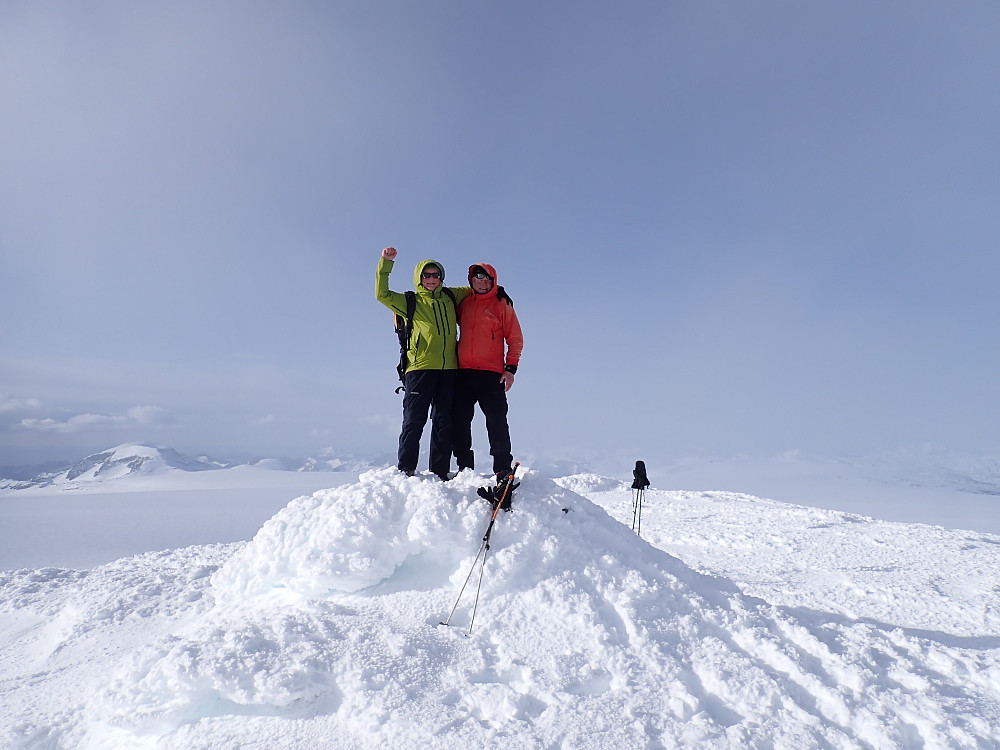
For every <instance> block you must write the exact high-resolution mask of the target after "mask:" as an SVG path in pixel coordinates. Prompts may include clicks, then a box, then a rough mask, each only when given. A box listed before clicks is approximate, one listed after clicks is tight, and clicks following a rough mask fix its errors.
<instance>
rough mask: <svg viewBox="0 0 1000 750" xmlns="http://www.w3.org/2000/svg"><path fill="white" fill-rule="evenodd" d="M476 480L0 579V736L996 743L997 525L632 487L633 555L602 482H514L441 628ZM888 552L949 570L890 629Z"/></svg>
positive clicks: (618, 501)
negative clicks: (638, 520)
mask: <svg viewBox="0 0 1000 750" xmlns="http://www.w3.org/2000/svg"><path fill="white" fill-rule="evenodd" d="M483 481H484V477H483V476H481V475H476V474H474V473H472V472H468V471H467V472H463V473H462V474H460V475H459V476H458V477H457V478H456V479H454V480H452V481H451V482H449V483H446V484H445V483H441V482H439V481H437V480H436V479H430V478H422V477H414V478H406V477H404V476H403V475H401V474H400V473H399V472H397V471H395V470H393V469H385V470H379V471H370V472H367V473H365V474H363V475H361V476H360V478H359V481H358V482H357V483H354V484H347V485H344V486H340V487H337V488H334V489H329V490H321V491H319V492H316V493H314V494H312V495H310V496H303V497H300V498H297V499H295V500H293V501H292V502H291V503H289V504H288V506H287V507H285V508H284V509H283V510H281V511H280V512H279V513H277V514H276V515H275V516H274V517H273V518H272V519H271V520H269V521H267V522H266V523H265V524H264V526H263V527H262V528H261V529H260V531H259V532H258V533H257V535H256V536H255V537H254V539H253V540H252V541H251V542H249V543H245V544H233V545H216V546H208V547H192V548H187V549H181V550H175V551H171V552H163V553H151V554H147V555H142V556H139V557H135V558H131V559H123V560H119V561H118V562H116V563H112V564H110V565H105V566H102V567H99V568H96V569H94V570H93V571H89V572H85V571H71V570H60V569H45V570H21V571H16V572H8V573H3V574H0V594H2V600H0V634H2V638H3V641H2V644H3V649H4V650H3V654H4V656H3V661H2V663H0V666H2V670H3V671H2V673H0V675H2V676H0V695H2V697H3V700H2V705H3V708H0V718H2V719H3V721H2V723H0V727H2V730H0V731H2V732H3V733H2V734H0V745H2V746H3V747H11V748H69V747H73V748H91V749H94V750H96V749H97V748H177V749H178V750H179V749H180V748H184V749H185V750H190V749H191V748H206V749H207V748H231V747H240V748H269V749H273V748H296V750H303V749H305V748H316V749H319V748H455V747H486V746H494V745H497V746H504V747H512V748H514V747H516V748H551V747H564V748H638V747H654V748H659V747H663V748H672V747H685V748H732V747H737V748H739V747H746V748H764V747H768V748H771V747H775V748H789V750H791V749H792V748H794V749H796V750H798V749H800V748H819V747H824V748H826V747H830V748H880V749H881V748H918V747H938V748H984V747H997V746H1000V729H998V727H1000V638H998V636H997V633H998V630H1000V616H998V615H997V612H998V611H1000V608H998V607H997V604H998V602H997V599H998V595H997V593H996V592H995V591H993V590H992V589H990V588H988V587H984V586H983V585H982V584H983V583H985V582H986V581H988V580H990V579H989V577H990V576H991V575H993V571H995V570H996V566H997V563H998V551H997V550H998V549H1000V540H998V539H997V538H996V537H993V536H990V535H984V534H973V533H971V532H956V531H950V530H946V529H942V528H938V527H923V526H915V525H909V526H907V525H905V524H889V523H885V522H879V521H873V520H872V519H865V518H862V517H858V516H851V515H849V514H844V513H838V512H835V511H824V510H818V509H812V508H804V507H797V506H787V505H782V504H780V503H769V502H768V501H757V499H755V498H748V497H746V496H738V495H733V494H731V493H666V492H662V493H661V492H650V493H648V494H647V501H646V502H647V510H646V512H645V515H644V521H643V526H644V535H645V536H647V537H648V538H649V539H650V540H651V541H653V542H655V546H654V544H652V543H650V541H647V540H646V538H638V537H637V536H636V534H634V533H633V532H632V531H631V530H630V529H629V527H628V525H627V520H626V517H627V516H628V515H630V513H631V511H630V509H629V503H630V495H629V490H628V489H627V486H626V485H621V484H617V485H616V484H615V482H614V481H613V480H608V479H606V478H600V477H594V476H589V477H578V478H575V479H573V478H571V479H568V480H565V481H563V482H562V483H563V484H565V485H567V486H575V487H576V488H577V489H579V490H580V491H589V492H591V493H592V497H593V498H594V499H595V500H597V501H598V502H600V503H601V505H604V506H605V507H604V508H602V507H601V505H599V504H597V503H596V502H593V501H592V500H590V499H587V498H585V497H584V496H582V495H579V494H576V493H574V492H573V491H571V490H570V489H566V488H565V487H562V486H560V485H559V484H556V483H555V482H553V481H551V480H549V479H546V478H544V477H542V476H541V475H539V474H537V473H534V472H530V471H529V472H526V473H525V474H524V476H522V477H521V482H522V485H521V488H520V489H519V490H518V493H517V497H516V499H515V503H514V510H513V511H512V512H510V513H501V514H500V516H499V519H498V522H497V525H496V527H495V530H494V533H493V536H492V540H491V542H492V543H491V548H490V550H489V553H488V558H487V561H486V565H485V569H484V575H483V580H482V589H481V595H480V597H481V598H480V601H479V609H478V612H477V614H476V619H475V622H474V627H473V628H472V632H471V634H470V635H467V633H468V629H469V626H470V620H471V616H472V607H473V602H474V597H475V589H476V588H477V584H478V578H479V571H478V569H475V568H473V567H472V565H473V560H474V557H475V554H476V551H477V549H479V547H480V545H481V544H482V537H483V533H484V531H485V527H486V525H487V523H488V518H489V507H488V505H487V504H486V503H484V502H483V500H482V499H480V498H479V497H478V496H477V494H476V489H477V487H478V486H479V485H480V484H482V483H483ZM605 508H606V509H607V510H606V509H605ZM609 512H610V515H609ZM739 516H743V517H744V518H745V519H746V522H745V523H744V524H738V523H735V522H734V521H735V519H737V518H738V517H739ZM616 517H617V518H618V519H619V520H616ZM621 520H626V523H622V522H621ZM646 529H648V531H645V530H646ZM795 529H798V530H799V536H796V535H795V534H794V533H793V530H795ZM837 539H840V540H845V539H846V540H848V542H847V543H846V544H843V545H838V543H837V542H836V541H835V540H837ZM863 540H867V542H870V543H872V544H874V545H875V546H876V547H878V546H880V545H881V546H882V552H883V557H882V558H874V557H871V556H870V555H869V554H868V552H867V548H866V547H865V546H864V545H863V544H862V541H863ZM800 544H801V545H803V548H804V547H810V548H812V550H811V552H809V553H808V554H809V556H810V557H809V560H808V562H809V566H810V572H811V576H810V575H807V574H806V571H800V572H799V573H798V574H797V575H793V576H791V577H790V580H789V582H788V583H787V584H785V585H782V583H781V582H780V581H776V580H775V579H774V578H773V577H772V568H771V566H774V567H775V568H780V567H781V566H782V556H783V555H784V556H785V559H784V561H785V563H786V564H787V563H788V561H789V560H790V559H791V558H793V557H795V556H797V555H799V554H800V553H802V552H803V548H800V547H798V545H800ZM904 546H906V547H908V548H909V550H908V553H909V554H911V555H912V559H911V560H910V563H909V565H910V566H911V568H912V569H913V570H916V569H918V568H919V567H920V565H925V566H926V567H930V566H931V565H933V563H934V561H933V560H923V561H921V560H920V552H921V550H925V551H930V553H931V555H932V556H935V557H937V556H944V557H945V558H946V566H945V570H952V571H960V572H961V574H962V576H963V578H964V577H965V576H968V578H967V579H965V580H963V578H956V579H952V578H949V576H948V574H947V573H946V572H944V571H942V573H941V574H940V575H939V576H938V577H937V579H936V581H935V582H934V585H935V586H936V591H937V592H938V595H937V598H931V599H926V600H924V601H920V602H918V603H917V604H915V605H914V604H911V605H910V606H909V607H908V606H907V605H906V604H905V603H904V602H903V598H902V597H900V608H899V609H900V613H901V617H900V618H899V619H898V620H893V619H892V612H893V608H892V607H891V606H886V602H885V597H890V598H891V597H892V596H893V595H894V594H895V593H897V592H904V593H905V591H906V589H905V584H906V581H908V580H911V578H912V575H911V573H912V570H911V573H907V572H906V571H903V570H895V571H893V570H892V564H893V563H892V556H893V553H892V552H891V550H893V549H896V550H899V549H902V548H903V547H904ZM669 548H675V549H678V550H682V551H683V553H684V555H685V557H687V558H688V559H690V560H691V561H692V563H691V564H689V563H686V562H682V560H681V559H679V557H678V556H675V555H673V554H670V552H668V551H666V550H667V549H669ZM727 549H728V550H729V554H728V555H727V554H726V551H727ZM850 549H856V550H859V552H856V553H855V556H854V557H853V558H852V557H851V556H850V553H847V556H846V557H845V551H847V550H850ZM824 551H825V553H824ZM858 555H861V556H862V557H863V559H858V557H857V556H858ZM758 559H759V561H760V563H761V566H762V567H763V568H765V569H766V571H765V573H763V574H762V575H761V576H757V577H756V579H755V574H754V570H755V569H756V567H757V560H758ZM873 561H876V562H879V563H884V565H885V569H884V570H882V571H881V572H879V571H869V572H868V573H867V575H869V576H870V577H869V578H868V579H862V578H859V579H858V580H859V581H862V580H867V581H868V582H872V581H881V582H882V583H883V584H885V585H886V586H887V587H891V588H887V589H886V590H884V591H878V590H877V588H872V589H871V590H870V592H869V596H868V597H867V598H866V597H864V596H860V597H857V598H856V599H855V600H852V601H851V602H850V603H848V604H846V605H845V606H843V607H841V606H839V605H837V604H836V595H835V593H834V590H835V589H836V588H837V586H836V585H835V579H836V577H837V576H844V577H845V584H846V583H847V581H846V578H847V577H849V576H850V575H853V574H858V573H859V572H860V571H861V569H862V568H864V567H866V566H867V567H871V565H870V563H872V562H873ZM699 568H700V569H699ZM852 570H853V573H852V572H851V571H852ZM723 571H728V574H725V573H724V572H723ZM470 572H471V574H472V577H471V580H470V583H469V586H468V587H467V588H466V590H465V593H464V595H463V598H462V599H461V600H460V601H458V607H457V609H456V612H455V615H454V618H453V619H452V623H451V627H443V626H441V625H440V624H439V623H440V622H441V621H442V620H443V619H445V618H446V616H447V615H448V613H449V611H450V610H451V609H452V607H453V606H454V605H455V603H456V597H457V596H458V592H459V590H460V589H461V587H462V585H463V582H464V581H465V580H466V579H467V577H468V576H469V575H470ZM956 575H958V573H956ZM966 581H967V582H966ZM845 588H848V586H846V585H845ZM749 589H753V590H754V593H755V595H751V594H750V593H747V591H748V590H749ZM771 592H776V596H774V597H772V601H768V600H766V599H764V598H761V595H762V594H768V595H769V594H770V593H771ZM911 598H912V597H911ZM779 600H780V601H779ZM796 601H799V602H802V603H801V604H799V605H796V604H795V602H796ZM824 602H826V603H827V604H829V605H830V606H827V607H825V608H823V603H824ZM848 609H850V610H851V611H848Z"/></svg>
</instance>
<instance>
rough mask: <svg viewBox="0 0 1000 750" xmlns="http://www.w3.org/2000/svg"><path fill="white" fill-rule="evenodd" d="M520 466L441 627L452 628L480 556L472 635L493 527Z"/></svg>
mask: <svg viewBox="0 0 1000 750" xmlns="http://www.w3.org/2000/svg"><path fill="white" fill-rule="evenodd" d="M518 466H520V464H519V463H517V462H515V463H514V468H513V469H511V471H510V474H509V475H508V478H507V483H506V485H505V486H504V490H503V495H502V496H501V497H500V498H497V499H495V503H494V506H493V513H492V514H491V515H490V525H489V526H487V527H486V533H485V534H484V535H483V543H482V544H481V545H479V552H477V553H476V557H475V559H474V560H473V561H472V567H470V568H469V574H468V575H467V576H466V577H465V583H463V584H462V588H461V590H460V591H459V592H458V598H457V599H455V606H453V607H452V608H451V612H450V613H449V615H448V619H447V620H445V621H444V622H442V623H440V624H441V625H445V626H450V625H451V618H452V616H453V615H454V614H455V610H456V609H458V603H459V602H460V601H462V594H464V593H465V587H466V586H468V585H469V579H471V578H472V573H473V571H475V569H476V563H477V562H479V556H480V555H482V556H483V561H482V564H481V565H480V566H479V586H477V587H476V602H475V605H474V606H473V608H472V620H471V621H470V622H469V632H468V633H466V635H471V634H472V625H473V623H475V621H476V610H477V609H478V608H479V592H480V590H481V589H482V587H483V571H484V570H485V568H486V555H487V553H488V552H489V549H490V536H491V535H492V534H493V525H494V524H495V523H496V521H497V515H498V514H499V513H500V507H501V506H502V505H503V503H504V500H506V499H507V493H508V492H509V491H510V486H511V484H512V483H513V481H514V472H516V471H517V467H518Z"/></svg>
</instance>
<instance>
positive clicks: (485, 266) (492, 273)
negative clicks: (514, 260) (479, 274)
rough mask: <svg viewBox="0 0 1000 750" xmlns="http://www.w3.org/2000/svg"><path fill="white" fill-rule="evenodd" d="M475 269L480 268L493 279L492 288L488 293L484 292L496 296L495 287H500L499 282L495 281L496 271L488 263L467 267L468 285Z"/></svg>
mask: <svg viewBox="0 0 1000 750" xmlns="http://www.w3.org/2000/svg"><path fill="white" fill-rule="evenodd" d="M477 267H478V268H482V269H483V270H484V271H486V273H488V274H489V275H490V276H492V277H493V288H492V289H490V290H489V291H488V292H486V294H487V295H490V294H496V293H497V287H498V286H500V282H499V281H498V280H497V272H496V269H495V268H494V267H493V266H491V265H490V264H489V263H473V264H472V265H471V266H469V284H472V270H473V269H474V268H477Z"/></svg>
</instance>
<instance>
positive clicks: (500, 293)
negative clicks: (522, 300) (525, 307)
mask: <svg viewBox="0 0 1000 750" xmlns="http://www.w3.org/2000/svg"><path fill="white" fill-rule="evenodd" d="M497 299H502V300H504V301H505V302H506V303H507V304H508V305H510V306H511V307H514V300H512V299H511V298H510V295H509V294H507V290H506V289H504V288H503V287H502V286H498V287H497Z"/></svg>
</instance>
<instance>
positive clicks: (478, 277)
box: [472, 271, 493, 294]
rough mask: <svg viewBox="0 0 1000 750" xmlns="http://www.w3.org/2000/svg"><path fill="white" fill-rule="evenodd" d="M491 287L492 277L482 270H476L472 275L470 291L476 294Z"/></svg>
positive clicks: (483, 292) (484, 291)
mask: <svg viewBox="0 0 1000 750" xmlns="http://www.w3.org/2000/svg"><path fill="white" fill-rule="evenodd" d="M492 288H493V279H491V278H490V277H489V276H487V275H486V274H485V273H483V272H482V271H477V272H476V273H475V274H473V276H472V291H474V292H475V293H476V294H486V292H488V291H489V290H490V289H492Z"/></svg>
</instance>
